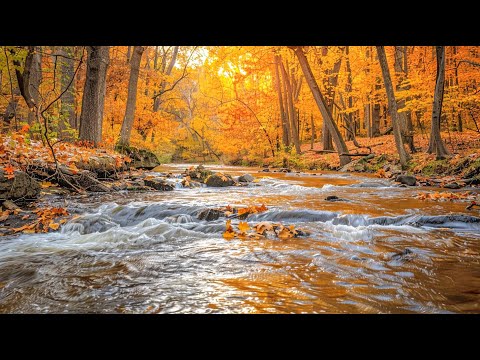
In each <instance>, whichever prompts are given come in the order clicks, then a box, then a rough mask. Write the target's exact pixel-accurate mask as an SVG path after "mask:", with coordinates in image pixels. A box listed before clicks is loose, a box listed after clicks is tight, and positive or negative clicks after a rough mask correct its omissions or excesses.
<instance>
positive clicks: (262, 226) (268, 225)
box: [255, 221, 273, 235]
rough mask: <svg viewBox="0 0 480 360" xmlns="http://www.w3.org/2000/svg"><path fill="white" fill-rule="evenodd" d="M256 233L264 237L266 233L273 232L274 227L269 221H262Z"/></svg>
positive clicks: (256, 226)
mask: <svg viewBox="0 0 480 360" xmlns="http://www.w3.org/2000/svg"><path fill="white" fill-rule="evenodd" d="M255 231H256V232H257V234H260V235H262V234H263V233H264V232H265V231H273V225H272V223H269V222H268V221H262V222H259V223H258V224H257V225H255Z"/></svg>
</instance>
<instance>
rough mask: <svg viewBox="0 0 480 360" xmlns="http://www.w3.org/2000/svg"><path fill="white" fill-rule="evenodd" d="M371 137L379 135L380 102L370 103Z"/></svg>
mask: <svg viewBox="0 0 480 360" xmlns="http://www.w3.org/2000/svg"><path fill="white" fill-rule="evenodd" d="M371 133H372V137H377V136H380V104H373V105H372V129H371Z"/></svg>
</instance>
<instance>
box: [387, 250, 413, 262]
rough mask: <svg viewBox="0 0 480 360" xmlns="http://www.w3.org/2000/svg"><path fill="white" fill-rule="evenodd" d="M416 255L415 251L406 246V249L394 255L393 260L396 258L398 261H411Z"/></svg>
mask: <svg viewBox="0 0 480 360" xmlns="http://www.w3.org/2000/svg"><path fill="white" fill-rule="evenodd" d="M414 257H415V253H414V252H413V251H412V250H410V249H408V248H406V249H405V250H403V251H402V252H399V253H396V254H394V255H392V260H396V261H410V260H412V259H413V258H414Z"/></svg>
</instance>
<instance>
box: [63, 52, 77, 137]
mask: <svg viewBox="0 0 480 360" xmlns="http://www.w3.org/2000/svg"><path fill="white" fill-rule="evenodd" d="M60 53H61V54H62V55H64V57H60V58H59V60H60V74H61V75H60V87H61V91H62V92H63V91H64V90H65V89H66V88H67V86H68V84H70V82H71V80H72V77H73V76H74V74H75V64H74V55H75V54H74V53H75V52H74V47H73V46H62V47H61V49H60ZM60 101H61V108H60V114H61V122H60V124H59V128H60V129H67V128H68V127H67V126H66V125H67V124H68V126H69V127H70V129H76V120H77V117H76V114H75V82H73V83H72V84H71V85H70V87H69V88H68V89H67V91H65V93H64V94H63V95H62V97H61V98H60ZM62 122H63V124H62ZM60 133H61V134H60V135H61V138H64V139H67V138H68V139H71V138H72V136H71V135H70V133H69V132H62V131H60Z"/></svg>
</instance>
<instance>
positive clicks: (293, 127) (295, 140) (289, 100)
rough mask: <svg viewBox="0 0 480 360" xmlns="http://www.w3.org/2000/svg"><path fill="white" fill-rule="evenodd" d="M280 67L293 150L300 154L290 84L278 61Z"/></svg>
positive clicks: (282, 66) (283, 67)
mask: <svg viewBox="0 0 480 360" xmlns="http://www.w3.org/2000/svg"><path fill="white" fill-rule="evenodd" d="M280 69H281V70H282V77H283V81H284V83H285V88H286V92H287V104H288V117H289V119H290V130H291V131H292V133H291V134H292V141H293V144H294V145H295V151H296V152H297V154H301V153H302V150H301V149H300V140H299V138H298V124H297V121H296V111H295V109H294V106H293V90H292V84H291V82H290V79H289V77H288V73H287V71H286V70H285V66H284V65H283V62H281V63H280Z"/></svg>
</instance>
